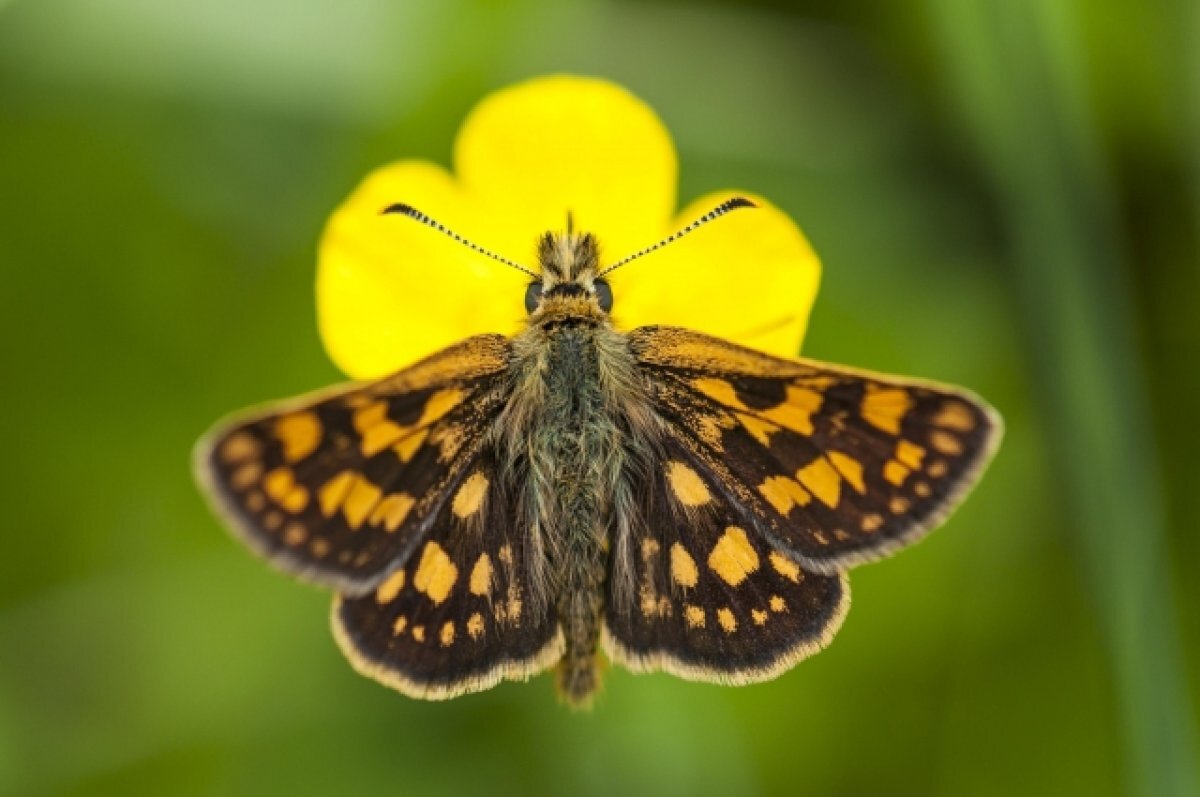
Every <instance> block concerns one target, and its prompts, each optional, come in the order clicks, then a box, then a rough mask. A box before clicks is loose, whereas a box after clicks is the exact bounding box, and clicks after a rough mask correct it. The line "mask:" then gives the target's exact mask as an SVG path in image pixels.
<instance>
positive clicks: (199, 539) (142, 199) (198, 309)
mask: <svg viewBox="0 0 1200 797" xmlns="http://www.w3.org/2000/svg"><path fill="white" fill-rule="evenodd" d="M1198 40H1200V10H1198V8H1197V4H1196V3H1195V2H1193V1H1192V0H1163V1H1162V2H1154V1H1151V2H1141V3H1134V2H1102V1H1101V0H1086V1H1085V0H1077V1H1076V2H1068V1H1067V0H913V1H912V2H868V0H856V1H855V2H848V1H847V0H839V1H837V2H835V1H834V0H824V1H823V2H822V1H818V2H809V3H787V2H784V0H760V1H759V2H757V3H734V2H729V3H703V4H699V3H696V4H683V3H605V2H549V1H547V2H535V1H534V0H522V1H521V2H515V3H490V2H482V0H419V1H416V2H406V3H399V2H384V0H341V1H340V2H334V0H326V1H324V2H291V1H285V0H266V1H262V2H246V1H245V0H205V1H204V2H187V3H184V2H179V3H170V2H157V1H156V0H0V186H2V189H0V190H2V193H0V277H2V279H0V357H2V359H0V365H2V367H3V379H2V385H3V386H2V387H0V396H2V398H0V401H2V402H3V404H2V407H3V411H2V412H0V440H3V456H0V495H2V496H3V504H2V512H0V518H2V521H0V533H2V534H3V546H2V548H0V794H20V795H23V794H32V795H38V794H114V795H127V794H156V795H158V794H170V795H175V794H179V795H207V794H213V795H225V794H256V795H269V794H298V793H332V794H360V793H371V794H400V795H408V794H412V795H440V794H485V793H486V794H540V793H546V794H555V793H557V794H565V793H570V794H583V795H591V794H622V795H626V794H627V795H639V794H647V795H675V794H679V795H693V794H722V795H741V794H792V793H797V794H798V793H803V794H837V795H841V794H846V795H852V794H866V793H875V794H920V795H993V794H994V795H1011V794H1054V795H1061V794H1087V795H1147V796H1157V795H1180V796H1181V797H1182V796H1183V795H1195V794H1198V793H1200V784H1198V780H1197V760H1196V756H1197V740H1196V711H1197V707H1198V705H1200V703H1198V702H1197V687H1198V686H1200V684H1197V678H1196V672H1197V670H1198V669H1200V616H1198V613H1197V611H1196V610H1195V607H1196V606H1197V604H1198V603H1200V579H1197V578H1196V575H1195V574H1196V567H1197V564H1198V563H1200V535H1198V534H1197V531H1198V524H1197V520H1196V518H1197V517H1200V489H1197V464H1196V463H1197V459H1196V445H1197V443H1198V442H1200V424H1198V422H1197V412H1198V411H1197V407H1198V406H1200V329H1198V325H1200V302H1198V301H1197V300H1198V299H1200V257H1198V255H1197V231H1198V227H1200V143H1198V142H1200V55H1198V52H1200V50H1198V48H1197V47H1196V42H1197V41H1198ZM557 71H571V72H579V73H585V74H595V75H599V76H604V77H609V78H612V79H615V80H617V81H619V82H621V83H623V84H624V85H626V86H628V87H629V88H631V89H632V90H633V91H635V92H636V93H638V94H639V95H641V96H642V97H643V98H645V99H646V100H647V101H649V102H650V104H651V105H653V106H654V107H655V108H656V109H657V111H658V112H659V113H660V114H661V116H662V117H663V119H664V120H665V121H666V123H667V125H668V126H669V127H670V129H671V130H672V132H673V134H674V136H675V138H676V141H677V144H678V147H679V151H680V157H681V199H683V200H686V199H689V198H691V197H694V196H696V195H697V194H699V193H701V192H705V191H708V190H714V189H723V188H744V189H752V190H754V191H756V192H760V193H762V194H764V195H766V196H769V197H771V198H772V199H773V200H774V201H776V202H777V203H778V204H780V205H781V206H782V207H783V208H784V209H786V210H787V211H788V212H789V213H791V215H792V216H793V217H794V218H796V219H797V220H798V221H799V222H800V224H801V225H802V226H803V227H804V229H805V231H806V232H807V233H808V235H809V236H810V238H811V239H812V241H813V243H814V245H815V246H816V248H817V250H818V252H819V253H820V254H821V256H822V258H823V260H824V263H825V274H824V281H823V285H822V289H821V293H820V295H819V297H818V300H817V305H816V309H815V311H814V314H813V317H812V324H811V333H810V336H809V339H808V341H807V342H806V345H805V352H806V353H807V354H809V355H811V356H813V357H818V358H821V359H828V360H833V361H837V362H843V363H849V364H854V365H858V366H862V367H869V368H873V369H879V370H887V371H894V372H898V373H906V374H914V375H921V376H925V377H930V378H936V379H941V380H945V381H950V382H955V383H959V384H963V385H968V386H970V387H972V388H973V389H975V390H977V391H978V392H980V393H981V394H983V395H984V396H986V397H988V398H989V399H990V400H991V401H992V402H993V403H994V404H995V405H996V406H997V407H998V408H999V409H1000V410H1001V411H1002V412H1003V414H1004V416H1005V418H1006V420H1007V423H1008V429H1009V432H1008V436H1007V438H1006V440H1005V442H1004V445H1003V447H1002V449H1001V451H1000V454H999V456H998V458H997V459H996V461H995V463H994V465H993V467H992V469H991V471H990V472H989V473H988V474H987V477H986V478H985V479H984V480H983V483H982V485H981V487H980V488H979V490H978V491H977V492H976V493H975V494H974V495H973V497H972V498H971V500H970V501H968V502H967V504H966V505H965V506H964V507H963V509H962V510H961V511H960V512H959V513H958V514H957V515H956V516H955V517H954V519H953V520H952V521H951V522H950V523H949V524H947V527H946V528H945V529H943V530H942V531H940V532H938V533H937V534H935V535H933V536H932V537H931V538H930V539H929V540H927V541H926V542H924V543H922V544H921V545H919V546H917V547H916V548H914V549H912V550H910V551H906V552H905V553H903V554H902V555H900V556H898V557H896V558H895V559H894V560H892V561H889V562H887V563H884V564H879V565H873V566H869V567H864V568H862V569H861V570H858V571H856V572H855V574H854V579H853V584H854V599H855V605H854V608H853V610H852V611H851V613H850V616H849V618H848V621H847V623H846V626H845V628H844V630H843V631H842V632H841V634H840V635H839V637H838V638H837V640H836V641H835V642H834V644H833V645H832V646H831V648H830V649H829V650H827V651H826V652H824V653H823V654H821V655H820V656H818V657H816V658H814V659H812V660H810V661H808V662H805V663H804V664H802V665H800V666H799V667H797V668H796V669H795V670H793V671H792V672H790V673H788V674H787V675H785V676H783V677H782V678H780V679H779V680H777V681H775V682H773V683H770V684H766V685H759V686H753V687H746V688H741V689H726V688H717V687H712V686H704V685H695V684H688V683H684V682H680V681H677V680H674V679H672V678H669V677H667V676H659V675H655V676H632V675H629V674H627V673H625V672H616V671H614V672H611V673H610V675H609V677H608V679H607V684H606V690H605V693H604V695H603V697H602V699H601V700H600V702H599V705H598V707H597V708H596V710H595V711H594V712H593V713H592V714H590V715H583V716H580V715H573V714H570V713H568V712H566V711H565V710H563V709H561V708H559V707H558V706H557V705H556V703H555V699H554V697H553V694H552V689H551V686H550V684H549V682H548V679H546V678H539V679H538V680H536V681H534V682H532V683H531V684H528V685H505V686H502V687H499V688H497V689H495V690H492V691H491V692H488V693H485V694H482V695H477V696H471V697H465V698H461V699H458V700H455V701H452V702H450V703H443V704H423V703H417V702H413V701H411V700H408V699H406V698H403V697H401V696H400V695H397V694H395V693H392V692H390V691H388V690H386V689H384V688H382V687H380V686H377V685H376V684H374V683H372V682H369V681H367V680H365V679H362V678H360V677H358V676H357V675H355V674H354V673H353V672H352V671H351V670H350V668H349V667H348V666H347V665H346V663H345V662H344V661H343V660H342V658H341V656H340V655H339V653H338V652H337V650H336V649H335V646H334V643H333V641H332V639H331V638H330V635H329V633H328V630H327V611H328V609H327V603H328V597H327V596H326V595H325V594H323V593H322V592H321V591H319V590H316V589H312V588H309V587H305V586H302V585H299V584H297V583H294V582H292V581H291V580H289V579H287V578H284V577H281V576H279V575H278V574H276V573H274V572H272V571H270V570H269V569H268V568H266V567H265V566H263V565H262V564H261V563H260V562H259V561H258V560H256V559H255V558H254V557H253V556H251V555H250V554H249V553H248V552H247V551H245V550H244V549H242V548H241V547H240V546H239V545H238V544H237V543H235V542H234V541H233V540H232V539H231V538H229V537H228V536H227V535H226V533H225V532H224V531H223V530H222V529H221V527H220V526H219V524H218V523H217V521H216V520H214V519H213V518H212V517H211V516H210V515H209V513H208V512H207V510H206V509H205V506H204V504H203V503H202V501H201V499H200V497H199V496H198V495H197V492H196V490H195V488H194V486H193V484H192V480H191V476H190V473H189V469H188V462H189V456H188V455H189V449H190V447H191V445H192V442H193V441H194V440H195V438H196V437H197V436H198V435H199V434H200V433H201V432H202V431H203V430H204V429H205V428H206V427H207V425H208V424H209V423H210V422H211V421H213V420H214V419H215V418H217V417H219V416H220V415H222V414H224V413H226V412H228V411H229V410H232V409H235V408H239V407H242V406H245V405H248V404H252V403H255V402H259V401H261V400H263V399H267V398H273V397H279V396H285V395H288V394H293V393H299V392H303V391H306V390H309V389H312V388H315V387H319V386H322V385H324V384H327V383H330V382H333V381H336V380H338V379H339V376H338V374H337V373H336V372H335V370H334V369H333V367H332V366H331V365H330V364H329V362H328V361H327V360H326V358H325V356H324V354H323V352H322V349H321V347H320V344H319V341H318V339H317V336H316V331H315V323H314V302H313V289H312V280H313V267H314V250H315V242H316V239H317V236H318V234H319V231H320V229H321V226H322V224H323V222H324V220H325V218H326V216H327V214H328V213H329V211H330V210H331V209H332V208H333V207H334V206H335V205H336V204H337V203H338V202H340V201H341V200H342V199H343V198H344V197H345V196H346V195H347V194H348V192H349V191H350V190H351V188H352V187H353V186H354V185H355V183H356V182H357V181H358V180H359V179H360V178H361V177H363V176H364V175H365V174H366V173H367V172H368V171H369V170H370V169H371V168H372V167H374V166H377V165H380V164H382V163H385V162H387V161H389V160H392V159H395V158H398V157H402V156H416V157H427V158H430V159H434V160H438V161H441V162H443V163H445V162H447V161H448V159H449V153H450V148H451V142H452V139H453V135H454V132H455V130H456V128H457V126H458V124H459V122H460V120H461V119H462V117H463V115H464V114H465V113H466V111H467V110H468V109H469V108H470V107H471V106H472V104H473V103H474V102H475V101H476V100H478V99H479V98H480V97H481V96H482V95H484V94H485V93H486V92H488V91H489V90H492V89H494V88H497V87H500V86H503V85H506V84H508V83H511V82H513V81H515V80H518V79H521V78H524V77H527V76H531V75H536V74H543V73H547V72H557ZM743 273H745V276H746V278H747V279H753V271H752V269H745V270H744V272H743ZM463 290H470V286H463ZM434 300H436V297H434ZM712 300H713V301H714V302H715V301H720V297H713V299H712ZM746 311H747V313H752V312H753V308H747V309H746Z"/></svg>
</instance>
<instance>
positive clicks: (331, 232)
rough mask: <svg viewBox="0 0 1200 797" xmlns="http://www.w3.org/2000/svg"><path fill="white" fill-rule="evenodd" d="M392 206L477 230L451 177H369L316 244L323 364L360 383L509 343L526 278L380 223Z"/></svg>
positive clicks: (411, 173) (418, 172)
mask: <svg viewBox="0 0 1200 797" xmlns="http://www.w3.org/2000/svg"><path fill="white" fill-rule="evenodd" d="M395 202H405V203H408V204H411V205H413V206H414V207H417V208H419V209H420V210H422V211H423V212H425V213H427V214H428V215H430V216H432V217H433V218H435V219H437V220H438V221H440V222H442V223H443V224H445V225H447V226H448V227H451V228H452V229H455V230H459V231H463V232H464V234H466V235H468V236H469V237H474V232H473V231H474V229H475V227H476V226H478V225H477V220H478V217H479V216H478V212H477V211H476V209H475V208H474V206H473V205H472V204H471V203H470V202H468V201H466V200H465V198H464V197H463V195H462V191H461V189H460V188H459V186H458V184H457V182H456V181H455V180H454V179H453V177H451V176H450V174H449V173H447V172H446V170H444V169H442V168H440V167H437V166H434V165H432V164H429V163H423V162H418V161H402V162H400V163H396V164H393V165H391V166H385V167H383V168H381V169H377V170H376V171H374V172H372V173H371V174H370V176H368V177H367V179H366V180H364V181H363V183H362V184H361V185H360V186H359V187H358V188H357V189H356V190H355V191H354V193H353V194H352V195H351V196H350V198H349V199H348V200H346V202H345V203H344V204H343V205H342V206H341V207H339V208H338V209H337V211H336V212H335V213H334V214H333V217H332V218H331V219H330V220H329V224H328V225H327V226H326V228H325V233H324V235H323V236H322V238H321V246H320V256H319V265H318V269H317V315H318V323H319V326H320V331H321V338H322V340H323V341H324V342H325V348H326V350H327V351H328V352H329V356H330V357H332V358H333V361H334V363H335V364H336V365H337V366H338V367H339V368H341V369H342V370H343V371H345V372H346V373H347V374H349V375H350V376H352V377H354V378H356V379H370V378H376V377H380V376H383V375H385V374H388V373H391V372H392V371H395V370H397V369H399V368H401V367H403V366H405V365H409V364H411V363H413V362H415V361H417V360H419V359H420V358H422V357H424V356H426V355H428V354H431V353H433V352H435V351H437V350H438V349H440V348H443V347H445V346H449V345H450V344H452V343H455V342H457V341H459V340H462V339H463V338H466V337H468V336H470V335H476V334H481V333H484V332H500V333H504V334H512V333H514V332H516V331H517V330H518V329H520V325H521V321H522V319H524V317H525V310H524V304H523V303H524V296H525V290H524V284H525V282H527V281H528V277H526V276H525V275H523V274H521V273H520V272H519V271H516V270H514V269H511V268H507V267H506V266H504V265H502V264H500V263H496V262H494V261H491V260H488V259H487V258H485V257H483V256H481V255H479V254H476V253H475V252H472V251H471V250H470V249H467V248H466V247H464V246H462V245H460V244H458V243H455V242H454V241H452V240H450V239H449V238H447V237H446V236H445V235H442V234H441V233H439V232H437V231H436V230H432V229H430V228H429V227H426V226H424V225H422V224H418V223H416V222H414V221H413V220H412V219H408V218H405V217H403V216H398V215H381V213H380V211H381V210H383V208H385V207H387V206H388V205H391V204H393V203H395ZM489 243H490V242H489ZM485 245H486V244H485Z"/></svg>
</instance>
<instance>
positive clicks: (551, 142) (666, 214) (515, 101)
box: [454, 76, 678, 257]
mask: <svg viewBox="0 0 1200 797" xmlns="http://www.w3.org/2000/svg"><path fill="white" fill-rule="evenodd" d="M454 162H455V166H456V169H457V172H458V174H459V177H460V179H461V180H462V184H463V187H464V190H465V191H466V192H467V193H469V194H470V195H471V197H472V198H473V200H474V201H475V202H476V203H477V204H478V205H479V206H481V207H487V208H488V209H489V212H490V213H493V214H495V215H494V216H493V217H492V218H491V219H489V221H490V222H491V224H490V225H489V229H488V240H489V242H491V244H492V245H494V246H497V247H503V248H504V249H505V250H506V251H512V252H516V253H517V256H520V257H528V255H527V254H526V253H529V252H532V251H533V248H534V244H535V242H536V240H537V237H538V236H539V235H541V234H542V233H543V232H545V231H547V230H562V229H564V228H565V227H566V218H567V213H568V211H569V212H570V213H571V214H572V216H573V217H574V221H575V228H576V229H578V230H586V231H588V232H591V233H594V234H595V235H596V237H597V238H598V239H599V241H600V243H601V245H602V246H603V247H604V251H605V252H607V253H609V254H616V253H625V252H628V251H632V250H633V249H634V248H635V247H637V246H641V245H644V244H645V242H646V241H647V240H650V239H653V238H656V237H658V236H660V235H661V234H662V232H663V230H664V228H665V227H666V226H667V223H668V221H669V220H670V218H671V212H672V211H673V210H674V208H675V184H676V179H677V173H678V166H677V163H676V159H675V147H674V145H673V144H672V143H671V137H670V134H669V133H668V132H667V130H666V128H665V127H664V126H663V124H662V122H660V121H659V119H658V117H657V116H656V115H655V114H654V112H653V111H652V110H650V108H649V107H648V106H647V105H646V104H645V103H643V102H642V101H641V100H639V99H638V98H636V97H634V96H633V95H632V94H630V93H629V92H628V91H626V90H625V89H623V88H621V87H620V86H617V85H615V84H613V83H609V82H607V81H603V80H596V79H593V78H580V77H569V76H555V77H544V78H536V79H533V80H528V81H526V82H524V83H518V84H517V85H515V86H512V87H509V88H506V89H502V90H500V91H497V92H496V93H494V94H492V95H490V96H488V97H486V98H485V99H484V100H483V101H482V102H480V103H479V105H477V106H476V107H475V109H474V110H473V111H472V112H471V114H470V115H469V116H468V117H467V120H466V121H465V122H464V123H463V127H462V130H461V131H460V132H459V136H458V141H457V144H456V146H455V151H454ZM485 245H487V244H485ZM522 247H523V248H522Z"/></svg>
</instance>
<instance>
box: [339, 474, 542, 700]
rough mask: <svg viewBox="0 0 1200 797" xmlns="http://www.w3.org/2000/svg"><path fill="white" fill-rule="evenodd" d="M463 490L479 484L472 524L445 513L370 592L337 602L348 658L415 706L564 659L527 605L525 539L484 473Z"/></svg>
mask: <svg viewBox="0 0 1200 797" xmlns="http://www.w3.org/2000/svg"><path fill="white" fill-rule="evenodd" d="M467 483H468V484H476V485H484V486H483V487H482V490H483V492H481V493H479V497H478V499H472V504H473V505H474V506H475V507H476V510H475V513H472V515H473V516H472V517H468V518H460V517H458V516H457V515H455V514H453V513H451V515H450V516H448V517H446V518H445V519H443V520H442V521H441V522H440V523H439V525H437V526H436V527H435V528H434V530H433V531H432V532H431V533H430V534H429V536H428V537H427V539H426V540H425V541H424V542H423V543H422V544H421V546H420V547H419V548H418V549H417V550H416V551H415V552H414V554H413V556H411V557H410V558H409V559H408V561H407V562H406V563H405V564H404V565H403V566H402V567H400V568H398V569H396V570H394V571H393V572H391V573H390V574H389V575H388V576H387V578H385V579H384V580H383V581H382V582H381V583H380V584H379V586H378V587H377V588H376V589H375V591H374V592H372V593H369V594H367V595H362V596H360V597H357V598H346V597H339V598H337V599H335V601H334V610H333V627H334V634H335V636H336V637H337V639H338V642H339V644H340V645H341V647H342V650H343V651H344V652H345V654H346V656H347V657H348V658H349V659H350V660H351V661H352V662H353V663H354V665H355V667H356V668H357V669H358V670H359V671H360V672H362V673H363V674H365V675H368V676H370V677H372V678H375V679H376V680H378V681H381V682H383V683H385V684H387V685H389V686H392V687H393V688H395V689H398V690H399V691H401V692H404V693H405V694H407V695H409V696H412V697H420V698H427V699H441V698H449V697H453V696H455V695H458V694H462V693H464V692H476V691H479V690H482V689H487V688H489V687H491V686H493V685H495V684H496V683H497V682H499V681H500V680H502V679H505V678H507V679H516V680H523V679H525V678H528V677H530V676H532V675H534V674H536V673H538V672H540V671H542V670H544V669H545V668H546V667H548V666H550V665H551V664H553V663H554V662H555V661H557V660H558V659H559V658H561V656H562V653H563V646H564V643H563V636H562V633H561V631H560V630H559V628H558V624H557V622H556V621H555V618H554V614H553V610H552V609H551V608H549V607H538V606H537V605H536V604H535V603H534V601H531V600H530V595H531V591H530V589H529V583H528V575H529V568H528V566H527V561H526V547H525V546H526V542H527V539H526V537H525V536H524V535H522V534H520V533H519V531H518V530H516V529H515V528H514V527H513V524H512V522H511V513H512V508H511V506H510V504H509V502H508V501H507V500H506V499H505V498H504V496H503V495H502V494H501V493H500V491H499V489H498V485H497V484H496V480H495V479H494V478H493V474H492V469H491V467H490V465H488V464H487V462H486V461H485V462H481V463H480V464H478V465H477V466H476V469H475V470H474V471H473V472H472V475H471V476H469V477H468V480H467ZM476 514H477V517H475V516H474V515H476Z"/></svg>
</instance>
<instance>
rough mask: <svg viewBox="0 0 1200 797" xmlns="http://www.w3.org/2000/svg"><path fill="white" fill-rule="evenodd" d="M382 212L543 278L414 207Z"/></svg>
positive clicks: (393, 207) (395, 207) (397, 206)
mask: <svg viewBox="0 0 1200 797" xmlns="http://www.w3.org/2000/svg"><path fill="white" fill-rule="evenodd" d="M382 212H383V213H398V214H400V215H401V216H408V217H409V218H410V219H413V220H414V221H419V222H421V223H422V224H424V225H425V226H427V227H432V228H433V229H435V230H437V231H438V232H440V233H442V234H443V235H446V236H449V237H450V238H453V239H454V240H456V241H458V242H459V243H460V244H462V245H463V246H465V247H467V248H468V249H470V250H472V251H475V252H478V253H479V254H481V255H484V256H486V257H490V258H491V259H492V260H497V261H499V262H501V263H503V264H504V265H506V266H511V267H513V268H515V269H516V270H517V271H523V272H525V273H526V274H528V275H529V276H531V277H533V278H534V279H535V280H536V279H541V277H539V276H538V275H537V274H535V273H534V272H532V271H530V270H529V269H527V268H525V267H524V266H522V265H521V264H520V263H514V262H513V261H511V260H509V259H508V258H507V257H501V256H500V255H498V254H496V253H495V252H492V251H490V250H488V249H484V248H483V247H482V246H480V245H479V244H476V243H473V242H471V241H468V240H467V239H466V238H463V237H462V236H461V235H459V234H458V233H456V232H455V231H454V230H452V229H450V228H449V227H447V226H446V225H444V224H442V223H441V222H440V221H437V220H436V219H431V218H430V217H429V216H426V215H425V214H424V213H422V212H421V211H419V210H417V209H416V208H414V207H413V206H412V205H406V204H404V203H403V202H397V203H396V204H395V205H388V206H387V207H386V208H384V209H383V211H382Z"/></svg>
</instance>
